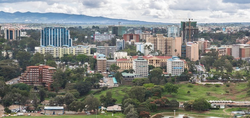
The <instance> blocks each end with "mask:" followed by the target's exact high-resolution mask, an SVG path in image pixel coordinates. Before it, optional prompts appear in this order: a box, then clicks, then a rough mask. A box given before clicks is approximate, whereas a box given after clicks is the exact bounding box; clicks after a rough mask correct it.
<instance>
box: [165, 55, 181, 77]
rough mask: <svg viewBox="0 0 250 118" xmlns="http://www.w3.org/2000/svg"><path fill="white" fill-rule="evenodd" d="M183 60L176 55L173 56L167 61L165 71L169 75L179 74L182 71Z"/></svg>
mask: <svg viewBox="0 0 250 118" xmlns="http://www.w3.org/2000/svg"><path fill="white" fill-rule="evenodd" d="M184 68H185V64H184V61H182V60H180V59H179V58H178V57H175V56H173V57H172V58H171V59H168V61H167V73H168V74H171V75H181V74H182V73H183V72H184Z"/></svg>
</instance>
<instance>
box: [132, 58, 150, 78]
mask: <svg viewBox="0 0 250 118" xmlns="http://www.w3.org/2000/svg"><path fill="white" fill-rule="evenodd" d="M133 69H134V71H135V72H134V73H135V74H136V76H139V77H147V76H148V61H147V60H145V59H143V57H141V56H139V57H138V58H137V59H135V60H133Z"/></svg>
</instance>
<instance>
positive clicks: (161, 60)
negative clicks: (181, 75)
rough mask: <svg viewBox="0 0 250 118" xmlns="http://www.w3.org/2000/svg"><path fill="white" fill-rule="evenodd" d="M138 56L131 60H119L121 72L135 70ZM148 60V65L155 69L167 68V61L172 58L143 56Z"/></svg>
mask: <svg viewBox="0 0 250 118" xmlns="http://www.w3.org/2000/svg"><path fill="white" fill-rule="evenodd" d="M137 58H138V56H133V57H131V58H130V59H117V60H116V61H117V66H119V67H120V70H119V71H123V70H129V69H132V68H133V60H135V59H137ZM143 58H144V59H145V60H147V62H148V65H152V66H154V67H164V66H166V63H167V60H168V59H170V58H172V57H171V56H143Z"/></svg>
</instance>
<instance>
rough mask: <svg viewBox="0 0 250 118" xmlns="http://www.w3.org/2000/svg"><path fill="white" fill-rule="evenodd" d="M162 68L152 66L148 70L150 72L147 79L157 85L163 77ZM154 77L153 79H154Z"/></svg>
mask: <svg viewBox="0 0 250 118" xmlns="http://www.w3.org/2000/svg"><path fill="white" fill-rule="evenodd" d="M162 72H163V71H162V69H160V68H154V69H152V70H151V71H150V74H149V80H150V81H151V82H152V83H154V84H156V85H158V84H159V83H160V81H161V80H162V79H163V78H164V77H163V75H162ZM154 78H155V79H154Z"/></svg>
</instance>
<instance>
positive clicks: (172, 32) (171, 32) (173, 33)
mask: <svg viewBox="0 0 250 118" xmlns="http://www.w3.org/2000/svg"><path fill="white" fill-rule="evenodd" d="M179 36H180V28H179V27H178V26H176V25H172V26H169V27H168V37H179Z"/></svg>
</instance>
